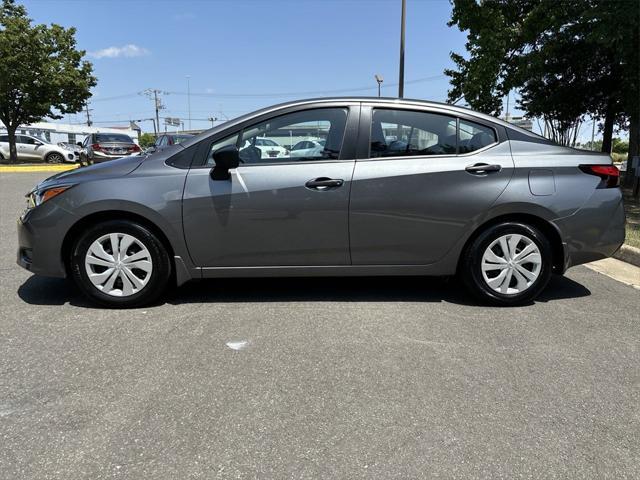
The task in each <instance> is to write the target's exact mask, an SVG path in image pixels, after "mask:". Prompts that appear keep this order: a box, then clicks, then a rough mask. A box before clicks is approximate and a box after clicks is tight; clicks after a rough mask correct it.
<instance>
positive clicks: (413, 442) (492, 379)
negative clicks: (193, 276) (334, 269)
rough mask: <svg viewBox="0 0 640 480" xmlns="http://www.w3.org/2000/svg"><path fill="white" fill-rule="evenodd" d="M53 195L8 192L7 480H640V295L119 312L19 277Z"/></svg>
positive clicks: (591, 290) (1, 249)
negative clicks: (41, 199) (37, 211)
mask: <svg viewBox="0 0 640 480" xmlns="http://www.w3.org/2000/svg"><path fill="white" fill-rule="evenodd" d="M46 176H48V174H45V173H37V174H33V173H29V174H28V173H9V174H0V213H1V219H0V253H1V256H0V273H1V277H0V278H1V280H0V281H1V288H0V446H1V448H0V478H2V479H14V478H16V479H17V478H25V479H36V478H37V479H47V478H56V479H73V478H87V479H99V478H128V479H140V478H150V479H162V478H175V479H178V478H180V479H182V478H184V479H188V478H345V479H346V478H435V477H442V478H616V479H617V478H640V447H639V445H640V343H639V340H640V313H639V312H640V291H638V290H634V289H633V288H632V287H630V286H627V285H625V284H622V283H619V282H617V281H615V280H612V279H611V278H609V277H606V276H604V275H601V274H599V273H596V272H594V271H591V270H589V269H587V268H585V267H577V268H575V269H572V270H570V271H569V272H568V274H567V275H566V277H557V278H554V279H553V280H552V283H551V285H550V286H549V288H548V289H547V290H546V292H544V294H543V295H542V297H541V298H540V300H539V301H538V302H536V303H535V304H533V305H530V306H527V307H520V308H501V309H500V308H487V307H480V306H476V305H473V304H472V303H471V301H470V299H469V298H468V297H467V296H466V294H464V293H463V291H462V289H461V287H460V286H458V285H457V284H456V283H455V282H444V281H442V280H439V279H423V278H406V279H397V278H365V279H346V280H341V279H331V278H328V279H327V278H324V279H293V280H287V279H281V280H273V279H256V280H243V279H233V280H224V281H211V282H209V281H207V282H200V283H190V284H187V285H185V286H184V287H182V288H181V289H179V290H178V291H176V292H174V293H173V294H172V295H170V296H169V298H168V300H167V303H165V304H163V305H159V306H155V307H152V308H147V309H139V310H124V311H111V310H101V309H96V308H93V307H92V306H90V305H88V304H87V303H86V302H85V301H84V300H83V298H82V297H81V296H80V294H79V293H78V292H77V291H76V289H75V288H74V287H73V286H72V285H71V284H69V283H67V282H66V281H64V280H58V279H45V278H37V277H34V276H31V275H30V274H29V273H28V272H26V271H24V270H22V269H20V268H19V267H18V266H17V265H16V264H15V249H16V245H17V243H16V235H15V221H16V217H17V216H18V214H19V213H20V212H21V210H22V208H23V207H24V204H25V202H24V198H23V194H24V193H25V192H26V191H27V190H28V189H29V187H31V186H32V185H34V184H35V183H36V182H37V181H39V180H40V179H42V178H44V177H46Z"/></svg>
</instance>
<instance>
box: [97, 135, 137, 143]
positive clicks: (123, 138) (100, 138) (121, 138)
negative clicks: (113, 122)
mask: <svg viewBox="0 0 640 480" xmlns="http://www.w3.org/2000/svg"><path fill="white" fill-rule="evenodd" d="M96 142H98V143H100V142H122V143H133V140H131V137H130V136H128V135H123V134H122V133H97V134H96Z"/></svg>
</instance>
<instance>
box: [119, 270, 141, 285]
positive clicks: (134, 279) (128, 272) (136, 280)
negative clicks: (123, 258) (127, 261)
mask: <svg viewBox="0 0 640 480" xmlns="http://www.w3.org/2000/svg"><path fill="white" fill-rule="evenodd" d="M122 271H123V272H124V274H125V275H126V276H127V277H128V278H129V280H131V283H133V284H134V285H135V287H136V288H142V287H143V286H144V281H143V280H141V279H139V278H138V277H136V275H135V274H134V273H133V272H132V271H131V270H129V269H128V268H127V267H124V268H123V269H122Z"/></svg>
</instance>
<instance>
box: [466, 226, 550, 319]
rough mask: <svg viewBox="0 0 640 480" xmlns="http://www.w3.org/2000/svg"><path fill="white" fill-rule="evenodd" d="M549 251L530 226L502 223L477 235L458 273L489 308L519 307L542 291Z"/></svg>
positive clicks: (542, 238) (548, 268) (546, 274)
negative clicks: (498, 306) (491, 306)
mask: <svg viewBox="0 0 640 480" xmlns="http://www.w3.org/2000/svg"><path fill="white" fill-rule="evenodd" d="M552 268H553V262H552V249H551V245H550V243H549V240H547V238H546V237H545V235H544V234H543V233H542V232H541V231H540V230H538V229H537V228H535V227H534V226H532V225H526V224H524V223H518V222H505V223H500V224H497V225H493V226H491V227H489V228H487V229H486V230H484V231H483V232H482V233H481V234H480V235H478V236H477V237H476V238H475V239H474V240H473V241H472V242H471V244H470V245H469V246H468V248H467V249H466V251H465V253H464V255H463V258H462V263H461V269H460V273H461V275H462V279H463V281H464V283H465V284H466V286H467V288H468V289H469V290H470V291H471V293H473V294H474V295H475V296H476V297H477V298H479V299H480V300H481V301H484V302H486V303H490V304H493V305H505V306H509V305H522V304H526V303H529V302H531V301H533V300H534V299H535V298H536V297H537V296H538V295H539V294H540V292H542V290H543V289H544V288H545V287H546V285H547V283H548V282H549V279H550V277H551V272H552Z"/></svg>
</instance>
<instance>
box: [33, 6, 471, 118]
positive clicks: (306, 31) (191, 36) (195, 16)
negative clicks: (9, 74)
mask: <svg viewBox="0 0 640 480" xmlns="http://www.w3.org/2000/svg"><path fill="white" fill-rule="evenodd" d="M22 3H23V4H24V5H25V6H26V7H27V10H28V12H29V15H30V16H31V17H32V18H33V19H34V21H35V22H37V23H52V22H54V23H58V24H61V25H63V26H66V27H70V26H74V27H76V28H77V35H76V38H77V41H78V46H79V48H81V49H84V50H86V51H87V57H88V58H89V59H90V60H91V61H92V62H93V64H94V70H95V74H96V76H97V77H98V85H97V87H96V88H95V94H94V98H93V101H92V103H91V108H92V109H93V112H92V114H93V117H94V120H95V121H96V123H97V124H101V125H107V124H109V123H114V122H115V121H124V120H129V119H136V118H142V117H151V116H152V115H153V103H152V102H151V101H150V100H149V99H147V98H146V97H145V96H143V95H139V94H136V93H137V92H141V91H143V90H145V89H147V88H157V89H160V90H163V91H166V92H171V93H169V94H167V95H163V96H162V101H163V103H164V104H165V105H166V107H167V108H166V110H164V111H162V112H161V116H172V117H182V118H185V119H186V118H187V116H188V113H187V110H188V107H187V96H186V95H185V93H186V91H187V78H186V77H187V75H189V76H190V86H191V92H192V96H191V116H192V119H206V118H208V117H210V116H215V117H219V118H224V115H226V116H228V117H234V116H237V115H240V114H242V113H245V112H248V111H251V110H254V109H256V108H259V107H262V106H266V105H269V104H273V103H278V102H281V101H285V100H289V99H294V98H301V97H308V96H323V93H320V92H326V93H324V95H330V94H332V91H334V90H342V89H353V90H352V91H349V92H344V93H342V94H346V95H351V94H353V95H375V94H376V92H377V90H376V88H377V87H376V83H375V80H374V78H373V75H374V74H375V73H379V74H382V75H383V76H384V79H385V84H383V95H385V94H386V95H389V96H395V95H397V86H396V85H393V86H392V85H390V84H396V83H397V79H398V50H399V25H400V0H297V1H295V0H271V1H267V0H262V1H261V0H236V1H231V0H229V1H223V0H220V1H215V0H210V1H206V0H191V1H189V0H181V1H177V0H173V1H168V0H154V1H146V0H129V1H125V0H91V1H88V0H25V1H23V2H22ZM450 12H451V6H450V4H449V2H448V1H446V0H433V1H428V0H408V1H407V37H406V63H405V79H406V80H407V82H408V83H407V84H406V86H405V97H413V98H422V99H430V100H440V101H442V100H444V99H445V98H446V94H447V87H448V82H447V78H446V77H445V76H444V75H443V70H444V69H445V68H446V67H449V66H450V65H451V61H450V59H449V53H450V51H452V50H455V51H463V50H464V42H465V36H464V34H462V33H461V32H459V31H458V30H457V29H456V28H449V27H447V25H446V24H447V21H448V19H449V16H450ZM413 80H419V81H416V82H415V83H411V82H412V81H413ZM306 92H318V93H308V94H307V93H306ZM278 93H282V94H289V93H290V94H291V95H274V94H278ZM229 95H255V96H253V97H242V96H229ZM118 96H122V98H117V99H111V97H118ZM83 119H84V117H83V116H81V115H71V116H70V118H69V120H71V121H72V122H80V121H83ZM102 122H106V123H102ZM192 125H193V127H194V128H202V127H205V126H207V125H210V122H207V121H206V120H204V121H200V120H193V121H192ZM143 127H144V128H145V129H147V130H150V129H151V128H152V125H151V124H150V123H148V124H143Z"/></svg>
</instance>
